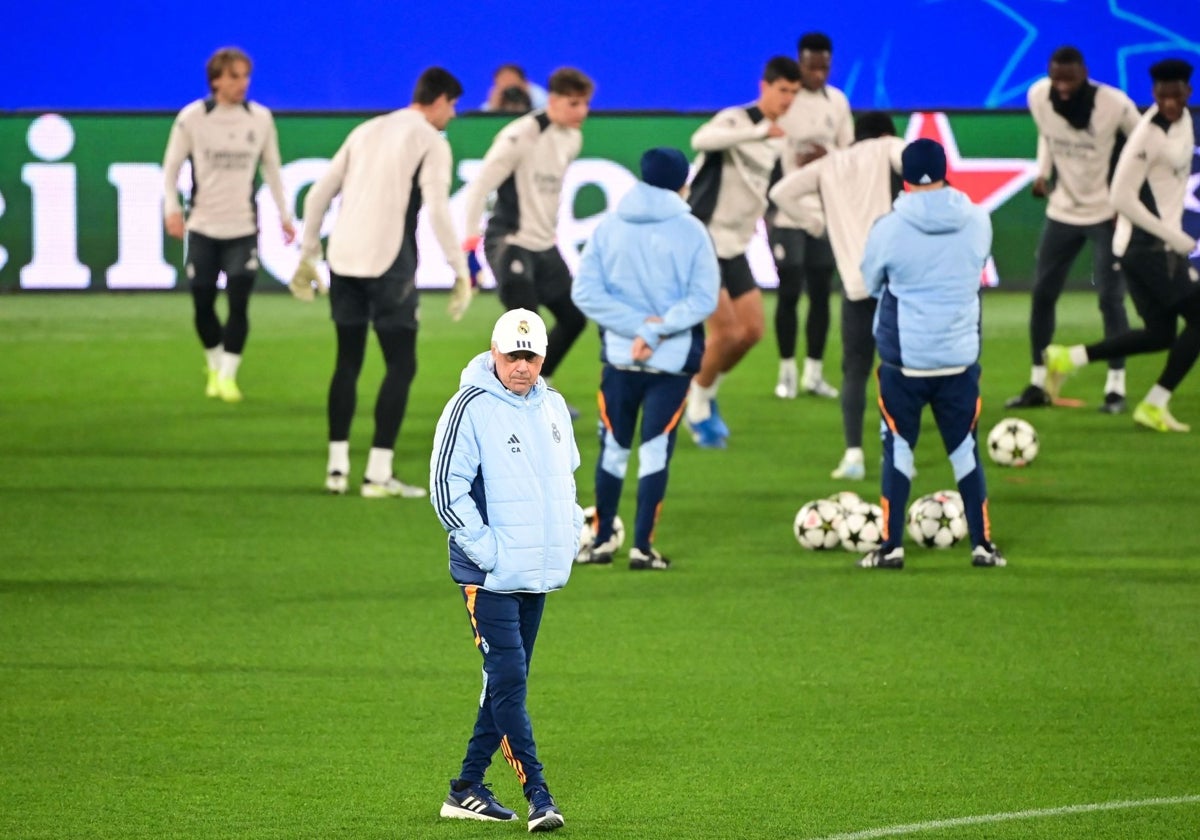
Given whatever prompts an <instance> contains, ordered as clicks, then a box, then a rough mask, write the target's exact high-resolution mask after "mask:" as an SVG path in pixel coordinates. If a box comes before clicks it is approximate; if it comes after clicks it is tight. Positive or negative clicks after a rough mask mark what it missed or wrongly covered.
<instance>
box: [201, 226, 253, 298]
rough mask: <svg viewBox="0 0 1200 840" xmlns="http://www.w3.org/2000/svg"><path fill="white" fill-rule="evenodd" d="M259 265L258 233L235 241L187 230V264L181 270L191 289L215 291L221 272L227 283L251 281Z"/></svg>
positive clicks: (240, 237)
mask: <svg viewBox="0 0 1200 840" xmlns="http://www.w3.org/2000/svg"><path fill="white" fill-rule="evenodd" d="M258 266H259V263H258V234H256V233H252V234H250V235H249V236H239V237H237V238H236V239H214V238H213V237H211V236H205V235H204V234H202V233H196V232H195V231H188V235H187V264H186V266H185V269H184V270H185V271H186V272H187V277H188V282H189V283H190V285H191V288H193V289H212V288H216V285H217V275H218V274H220V273H221V272H222V271H223V272H225V277H226V279H227V280H233V279H235V278H250V279H251V280H253V278H254V276H255V275H256V274H258Z"/></svg>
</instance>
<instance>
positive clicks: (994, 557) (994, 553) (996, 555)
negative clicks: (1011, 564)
mask: <svg viewBox="0 0 1200 840" xmlns="http://www.w3.org/2000/svg"><path fill="white" fill-rule="evenodd" d="M971 565H972V566H975V567H976V568H980V569H991V568H996V567H1002V566H1007V565H1008V561H1007V560H1005V559H1004V555H1003V554H1001V553H1000V549H998V548H996V546H994V545H993V546H986V545H977V546H975V548H974V549H973V550H972V551H971Z"/></svg>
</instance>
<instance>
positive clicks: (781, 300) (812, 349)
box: [767, 32, 854, 399]
mask: <svg viewBox="0 0 1200 840" xmlns="http://www.w3.org/2000/svg"><path fill="white" fill-rule="evenodd" d="M798 50H799V56H800V61H799V65H800V90H799V92H798V93H797V94H796V98H795V100H793V102H792V105H791V107H790V108H788V110H787V113H785V114H784V115H783V116H782V117H780V118H779V127H780V128H782V129H783V130H784V131H785V132H787V141H786V148H785V151H784V153H783V155H782V156H781V157H780V161H779V162H780V164H781V167H782V174H783V175H784V176H787V175H789V174H791V173H792V172H795V171H797V170H798V169H800V168H801V167H803V166H805V165H806V164H808V163H810V162H812V161H814V160H818V159H819V158H820V157H822V156H823V155H825V154H826V153H827V152H829V151H830V150H832V149H835V148H839V149H840V148H845V147H846V146H849V145H850V144H851V143H852V142H853V141H854V121H853V119H852V117H851V116H850V101H849V100H848V99H846V95H845V94H844V93H842V92H841V91H840V90H838V89H837V88H835V87H833V86H832V85H829V84H827V82H828V81H829V70H830V66H831V62H832V56H833V41H831V40H830V39H829V36H828V35H825V34H823V33H821V32H809V33H806V34H804V35H802V36H800V41H799V44H798ZM767 230H768V233H769V238H770V243H771V254H772V255H773V256H774V258H775V269H776V271H777V272H778V274H779V293H778V298H777V301H776V307H775V341H776V344H777V345H778V347H779V379H778V382H777V383H776V385H775V396H777V397H779V398H780V399H794V398H795V397H796V392H797V377H799V388H800V389H801V390H803V391H805V392H806V393H809V394H815V395H816V396H818V397H828V398H831V399H832V398H833V397H836V396H837V395H838V392H837V389H836V388H834V387H833V386H832V385H830V384H829V383H827V382H826V381H825V376H824V372H823V370H822V367H823V359H824V357H825V339H826V337H827V336H828V334H829V286H830V283H831V281H832V279H833V267H834V255H833V251H832V249H831V248H830V244H829V237H828V236H827V235H826V230H825V214H824V212H823V211H822V208H821V196H819V195H817V194H816V193H810V194H807V195H806V196H804V197H802V198H800V197H798V198H797V200H796V201H794V202H791V203H790V204H788V205H787V206H777V208H776V211H775V214H774V218H773V219H772V220H771V224H770V225H769V226H768V228H767ZM804 291H807V292H808V318H807V319H806V321H805V324H804V339H805V345H806V348H807V353H806V356H805V359H804V371H803V373H802V374H799V375H798V373H797V370H796V331H797V327H798V322H797V318H796V308H797V306H798V305H799V303H800V295H801V293H802V292H804Z"/></svg>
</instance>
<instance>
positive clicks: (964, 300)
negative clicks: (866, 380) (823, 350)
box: [862, 187, 992, 371]
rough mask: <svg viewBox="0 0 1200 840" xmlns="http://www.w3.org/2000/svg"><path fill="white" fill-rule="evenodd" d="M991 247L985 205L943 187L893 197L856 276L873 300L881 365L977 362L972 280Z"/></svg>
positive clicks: (928, 366) (976, 308)
mask: <svg viewBox="0 0 1200 840" xmlns="http://www.w3.org/2000/svg"><path fill="white" fill-rule="evenodd" d="M991 249H992V222H991V218H990V217H989V216H988V214H987V211H986V210H984V209H983V208H982V207H977V206H976V205H974V204H972V203H971V199H969V198H967V196H966V195H964V194H963V193H961V192H959V191H958V190H956V189H953V188H951V187H944V188H942V189H937V190H927V191H922V192H909V193H905V194H904V195H902V196H900V197H899V198H897V199H896V203H895V205H894V207H893V210H892V212H891V213H888V214H887V215H886V216H883V217H882V218H880V219H879V220H878V221H877V222H875V226H874V227H873V228H871V233H870V234H869V235H868V236H867V246H866V250H865V251H864V253H863V262H862V272H863V282H864V283H865V284H866V287H867V291H868V292H869V293H870V294H871V295H872V296H873V297H877V298H879V307H878V308H877V309H876V310H875V341H876V344H877V345H878V348H879V358H880V360H881V361H882V362H883V363H884V364H888V365H893V366H895V367H900V368H905V369H909V370H915V371H930V370H938V369H941V368H953V367H965V366H967V365H971V364H974V363H975V362H976V361H978V360H979V348H980V341H979V330H980V307H979V280H980V276H981V274H982V272H983V266H984V264H985V263H986V262H987V258H988V254H990V253H991Z"/></svg>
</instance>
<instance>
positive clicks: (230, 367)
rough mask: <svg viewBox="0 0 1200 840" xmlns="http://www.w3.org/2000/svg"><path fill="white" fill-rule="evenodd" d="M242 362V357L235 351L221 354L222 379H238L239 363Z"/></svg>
mask: <svg viewBox="0 0 1200 840" xmlns="http://www.w3.org/2000/svg"><path fill="white" fill-rule="evenodd" d="M241 363H242V357H241V356H239V355H235V354H234V353H222V354H221V378H222V379H237V372H238V365H240V364H241Z"/></svg>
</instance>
